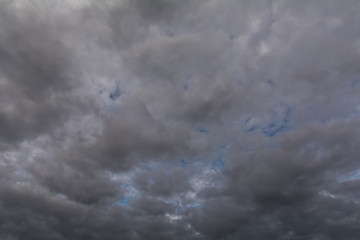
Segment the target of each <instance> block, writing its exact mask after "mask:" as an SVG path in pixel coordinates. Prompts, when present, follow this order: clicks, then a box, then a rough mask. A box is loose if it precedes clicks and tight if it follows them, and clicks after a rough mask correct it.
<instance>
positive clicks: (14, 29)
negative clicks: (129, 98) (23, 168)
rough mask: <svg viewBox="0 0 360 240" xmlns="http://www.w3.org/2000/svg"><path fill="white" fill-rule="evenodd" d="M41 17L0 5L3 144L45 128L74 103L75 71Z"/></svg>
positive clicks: (49, 128)
mask: <svg viewBox="0 0 360 240" xmlns="http://www.w3.org/2000/svg"><path fill="white" fill-rule="evenodd" d="M37 14H40V16H37ZM42 15H43V13H41V12H40V13H38V12H36V11H35V12H33V11H32V9H29V11H24V12H21V11H20V12H17V11H16V10H14V9H13V8H11V7H10V6H8V5H6V4H5V3H1V17H0V18H1V19H0V29H1V30H0V31H1V37H0V45H1V47H0V74H1V90H0V91H1V93H0V96H1V97H0V98H1V110H0V122H1V136H0V138H1V141H4V142H6V143H9V142H17V141H21V140H23V139H28V138H33V137H37V136H39V135H40V134H42V133H46V132H51V131H52V129H54V128H56V127H57V126H58V125H59V124H60V125H61V124H62V122H63V121H64V120H65V119H66V118H67V114H69V113H70V112H74V109H72V106H70V105H73V104H79V105H80V103H78V101H76V97H74V96H71V95H72V92H71V91H72V88H74V87H76V85H77V78H78V77H79V75H78V72H77V70H76V69H74V68H73V62H72V59H71V53H70V50H69V49H68V48H67V47H66V46H65V45H64V44H63V43H62V42H61V41H60V39H59V36H57V35H56V34H55V33H54V31H56V29H55V28H56V26H52V25H51V24H50V23H48V22H45V21H44V20H41V17H42ZM58 34H60V33H58ZM69 97H72V98H69ZM83 107H85V104H83Z"/></svg>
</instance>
